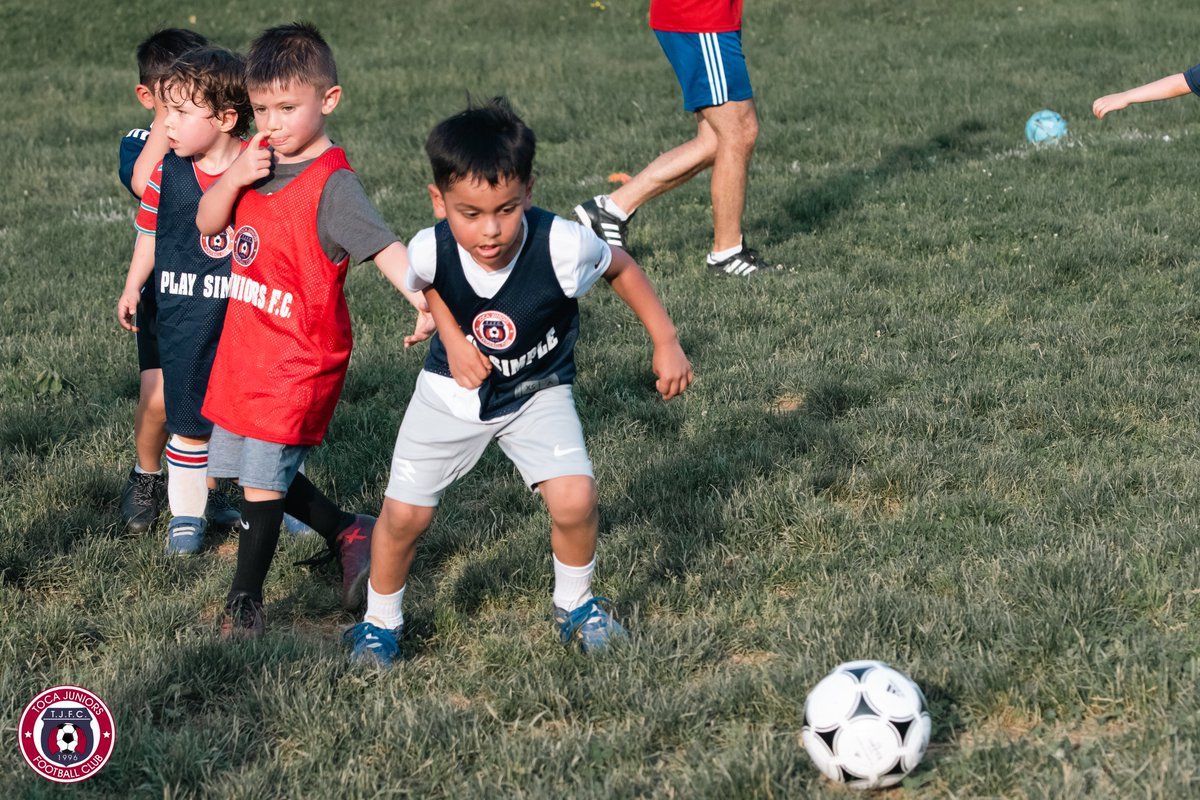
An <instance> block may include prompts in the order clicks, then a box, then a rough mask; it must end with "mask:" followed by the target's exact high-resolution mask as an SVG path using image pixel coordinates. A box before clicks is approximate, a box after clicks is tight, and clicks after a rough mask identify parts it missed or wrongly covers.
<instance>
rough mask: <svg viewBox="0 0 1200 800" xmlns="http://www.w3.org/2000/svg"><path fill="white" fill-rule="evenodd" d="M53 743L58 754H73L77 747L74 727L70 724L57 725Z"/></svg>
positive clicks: (77, 736)
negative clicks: (56, 746)
mask: <svg viewBox="0 0 1200 800" xmlns="http://www.w3.org/2000/svg"><path fill="white" fill-rule="evenodd" d="M54 743H55V744H56V745H58V749H59V752H67V753H74V752H75V750H76V748H78V747H79V734H78V732H76V730H75V726H74V725H72V724H71V723H70V722H65V723H63V724H62V725H59V726H58V730H57V732H55V734H54Z"/></svg>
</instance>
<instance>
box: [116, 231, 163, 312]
mask: <svg viewBox="0 0 1200 800" xmlns="http://www.w3.org/2000/svg"><path fill="white" fill-rule="evenodd" d="M153 274H154V237H153V236H147V235H146V234H144V233H139V234H138V237H137V240H136V241H135V242H134V243H133V258H131V259H130V260H129V272H128V274H127V275H126V276H125V289H124V290H123V291H122V292H121V297H120V299H119V300H117V322H119V323H121V327H122V328H124V329H125V330H127V331H136V330H137V326H136V325H134V324H133V323H134V322H135V321H136V320H137V306H138V300H139V299H140V298H141V293H142V286H143V285H144V284H145V283H146V281H148V280H149V279H150V276H151V275H153Z"/></svg>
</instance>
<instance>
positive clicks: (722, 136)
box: [717, 101, 758, 155]
mask: <svg viewBox="0 0 1200 800" xmlns="http://www.w3.org/2000/svg"><path fill="white" fill-rule="evenodd" d="M717 138H718V139H719V142H720V144H719V147H720V149H721V150H722V151H724V152H729V153H738V154H741V155H749V154H750V153H751V152H753V150H754V145H755V143H756V142H757V141H758V114H757V113H756V112H755V110H754V104H753V103H751V102H749V101H746V102H745V105H741V106H740V107H739V108H738V110H737V112H736V113H734V114H731V115H730V116H729V117H727V118H726V119H725V120H723V124H722V125H721V127H720V130H719V132H718V133H717Z"/></svg>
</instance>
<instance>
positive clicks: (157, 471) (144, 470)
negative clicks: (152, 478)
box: [133, 464, 162, 475]
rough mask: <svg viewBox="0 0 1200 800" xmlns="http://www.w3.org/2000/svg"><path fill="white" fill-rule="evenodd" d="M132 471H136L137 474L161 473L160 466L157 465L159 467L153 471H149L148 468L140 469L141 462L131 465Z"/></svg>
mask: <svg viewBox="0 0 1200 800" xmlns="http://www.w3.org/2000/svg"><path fill="white" fill-rule="evenodd" d="M133 471H134V472H135V473H137V474H138V475H162V467H159V468H158V469H157V470H155V471H154V472H151V471H150V470H148V469H142V465H141V464H134V465H133Z"/></svg>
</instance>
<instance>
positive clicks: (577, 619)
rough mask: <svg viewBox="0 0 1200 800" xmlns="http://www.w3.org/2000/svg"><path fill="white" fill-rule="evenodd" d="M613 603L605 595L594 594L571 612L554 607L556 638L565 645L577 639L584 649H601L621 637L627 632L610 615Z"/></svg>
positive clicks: (626, 634) (580, 647)
mask: <svg viewBox="0 0 1200 800" xmlns="http://www.w3.org/2000/svg"><path fill="white" fill-rule="evenodd" d="M610 608H612V603H610V602H609V601H608V598H607V597H593V598H592V599H591V600H588V601H587V602H586V603H584V604H583V605H581V606H580V607H579V608H577V609H575V610H574V611H563V610H562V609H561V608H559V607H558V606H554V612H553V614H554V623H555V624H556V625H558V639H559V641H560V642H562V643H563V644H565V645H569V644H570V643H571V641H572V640H575V641H578V642H579V649H580V650H581V651H582V652H584V653H587V652H591V651H593V650H603V649H604V647H605V646H606V645H607V644H608V643H609V642H610V641H612V640H613V639H621V638H624V637H626V636H628V635H629V632H628V631H626V630H625V628H624V627H623V626H622V625H621V623H619V622H617V621H616V620H615V619H613V618H612V614H611V613H610V612H609V609H610Z"/></svg>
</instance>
